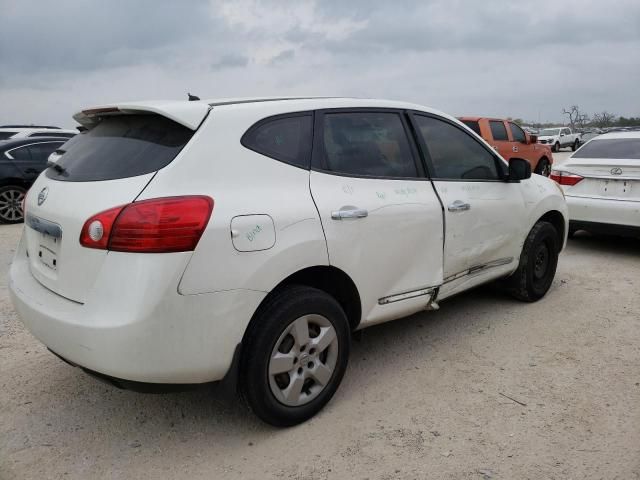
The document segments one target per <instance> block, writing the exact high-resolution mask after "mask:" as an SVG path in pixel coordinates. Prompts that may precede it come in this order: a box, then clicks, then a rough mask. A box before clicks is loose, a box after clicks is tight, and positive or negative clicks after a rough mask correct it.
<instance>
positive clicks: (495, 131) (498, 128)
mask: <svg viewBox="0 0 640 480" xmlns="http://www.w3.org/2000/svg"><path fill="white" fill-rule="evenodd" d="M489 127H490V128H491V136H492V137H493V139H494V140H496V141H500V140H503V141H505V142H508V141H509V137H508V135H507V129H506V128H505V127H504V122H500V121H497V120H490V121H489Z"/></svg>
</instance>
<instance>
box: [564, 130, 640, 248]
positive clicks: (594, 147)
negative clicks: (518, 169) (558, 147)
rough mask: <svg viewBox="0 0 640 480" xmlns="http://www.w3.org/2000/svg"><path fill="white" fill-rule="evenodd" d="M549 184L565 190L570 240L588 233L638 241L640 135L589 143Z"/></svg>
mask: <svg viewBox="0 0 640 480" xmlns="http://www.w3.org/2000/svg"><path fill="white" fill-rule="evenodd" d="M551 178H552V179H553V180H555V181H556V182H558V183H559V184H560V185H562V188H563V189H564V192H565V196H566V199H567V205H568V207H569V218H570V227H569V232H570V234H571V235H573V233H575V232H576V231H578V230H587V231H590V232H594V233H608V234H621V235H633V236H640V215H639V214H638V205H640V132H619V133H605V134H602V135H599V136H597V137H595V138H593V139H592V140H590V141H589V142H587V143H585V144H584V145H583V146H582V147H581V148H580V149H579V150H578V151H577V152H575V153H574V154H572V155H571V156H570V157H569V159H568V160H567V161H566V162H564V163H563V164H562V165H561V166H559V167H556V168H555V169H554V170H553V171H552V172H551Z"/></svg>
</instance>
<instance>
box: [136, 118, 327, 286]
mask: <svg viewBox="0 0 640 480" xmlns="http://www.w3.org/2000/svg"><path fill="white" fill-rule="evenodd" d="M265 116H268V115H259V116H255V117H251V116H249V115H247V114H246V113H244V112H243V109H241V108H235V109H230V110H228V111H225V109H224V108H220V109H216V108H214V109H213V110H212V112H211V113H210V115H209V117H208V118H207V119H206V120H205V123H204V124H203V126H202V127H201V128H200V129H199V130H198V132H196V134H195V136H194V139H193V140H192V141H191V142H190V143H189V144H188V145H187V146H186V147H185V149H184V150H183V152H182V153H181V154H180V157H179V158H177V159H176V160H174V161H173V162H172V163H171V164H170V165H168V166H167V167H165V168H163V169H162V170H160V171H159V172H158V173H157V175H156V177H155V178H154V179H153V180H152V181H151V182H150V184H149V186H148V187H147V188H146V189H145V190H144V192H143V193H142V194H141V196H140V199H144V198H154V197H162V196H173V195H209V196H211V197H212V198H213V199H214V207H213V213H212V215H211V219H210V220H209V224H208V226H207V228H206V230H205V232H204V234H203V235H202V238H201V239H200V242H199V243H198V246H197V247H196V250H195V252H194V254H193V257H192V258H191V261H190V262H189V265H188V266H187V268H186V271H185V272H184V275H183V277H182V280H181V282H180V285H179V292H180V293H182V294H199V293H207V292H216V291H222V290H233V289H248V290H259V291H264V292H266V291H270V290H272V289H273V288H274V287H275V286H276V285H277V284H278V283H279V282H280V281H282V280H283V279H285V278H286V277H287V276H289V275H290V274H292V273H295V272H296V271H298V270H300V269H303V268H306V267H309V266H314V265H328V255H327V249H326V243H325V239H324V234H323V230H322V225H321V223H320V219H319V217H318V213H317V210H316V208H315V204H314V203H313V200H312V198H311V194H310V191H309V171H308V170H305V169H302V168H298V167H295V166H291V165H288V164H285V163H282V162H279V161H277V160H274V159H271V158H269V157H266V156H263V155H261V154H258V153H256V152H253V151H252V150H249V149H247V148H245V147H243V146H242V145H241V143H240V139H241V137H242V135H243V134H244V132H245V131H246V130H247V129H248V128H249V127H250V126H251V125H253V123H255V122H256V121H258V120H259V119H261V118H264V117H265ZM241 215H268V216H270V217H271V218H272V219H273V228H274V230H275V232H273V233H274V236H275V242H274V243H273V246H270V245H271V242H268V243H267V246H269V247H270V248H267V249H263V250H256V251H239V250H237V249H236V248H235V247H234V243H233V240H232V232H231V222H232V219H233V218H234V217H237V216H241ZM261 218H264V217H261ZM260 234H261V233H260V232H257V235H260Z"/></svg>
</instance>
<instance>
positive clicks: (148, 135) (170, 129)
mask: <svg viewBox="0 0 640 480" xmlns="http://www.w3.org/2000/svg"><path fill="white" fill-rule="evenodd" d="M193 133H194V132H193V131H192V130H190V129H188V128H187V127H185V126H183V125H180V124H178V123H176V122H174V121H172V120H169V119H168V118H165V117H162V116H159V115H151V114H149V115H146V114H145V115H119V116H114V117H105V118H104V119H103V120H102V121H101V122H100V123H99V124H98V125H96V126H95V127H94V128H92V129H91V130H89V131H87V132H84V133H82V134H78V135H76V136H74V137H73V138H71V139H69V141H68V142H66V143H65V144H64V145H62V146H61V148H60V149H59V152H60V153H61V156H60V158H59V159H58V160H57V162H56V163H57V164H58V165H60V166H61V167H63V168H62V169H53V168H49V169H47V171H46V175H47V177H49V178H52V179H55V180H60V181H66V182H90V181H100V180H114V179H118V178H128V177H135V176H137V175H144V174H147V173H151V172H155V171H156V170H159V169H161V168H163V167H166V166H167V165H168V164H169V163H171V161H172V160H173V159H174V158H175V157H176V156H177V155H178V153H180V150H182V148H183V147H184V146H185V145H186V144H187V142H189V140H190V139H191V137H192V136H193Z"/></svg>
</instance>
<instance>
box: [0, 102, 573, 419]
mask: <svg viewBox="0 0 640 480" xmlns="http://www.w3.org/2000/svg"><path fill="white" fill-rule="evenodd" d="M75 118H76V120H78V121H79V122H80V123H82V124H83V125H85V126H86V127H87V128H89V131H87V132H85V133H83V134H81V135H78V136H76V137H74V138H73V139H72V140H71V141H69V142H68V143H67V144H66V145H64V146H63V147H62V149H60V150H59V151H58V153H59V155H60V156H59V157H57V160H56V163H55V165H54V166H53V167H52V168H48V169H47V170H46V171H45V173H43V174H42V175H41V176H40V177H39V178H38V180H37V181H36V183H35V184H34V185H33V187H32V188H31V190H30V191H29V194H28V195H27V197H26V201H25V204H26V212H27V213H26V222H25V225H26V226H25V229H24V234H23V236H22V240H21V241H20V244H19V246H18V248H17V252H16V255H15V259H14V261H13V264H12V266H11V270H10V290H11V295H12V299H13V302H14V305H15V307H16V309H17V311H18V313H19V315H20V317H21V318H22V320H23V322H24V324H25V325H26V326H27V327H28V328H29V330H31V332H33V334H34V335H35V336H36V337H37V338H38V339H40V341H42V342H43V343H44V344H45V345H46V346H47V347H48V348H49V349H51V351H53V352H54V353H55V354H56V355H59V356H60V357H62V358H64V359H66V360H67V361H68V362H70V363H72V364H74V365H78V366H80V367H82V368H83V369H84V370H85V371H88V372H90V373H92V374H94V375H97V376H99V377H101V378H103V379H107V380H109V381H111V382H113V383H115V384H118V385H121V386H128V387H133V388H140V385H143V387H142V388H148V387H149V385H148V384H149V383H151V384H155V386H157V384H173V385H174V386H175V385H176V384H194V383H196V384H197V383H205V382H211V381H218V380H223V381H224V382H225V383H226V384H227V385H233V384H235V383H236V381H237V382H238V385H239V390H240V392H241V394H242V395H243V397H244V398H245V399H246V401H247V403H248V404H249V406H250V407H251V408H252V410H253V411H254V412H255V413H256V414H257V415H258V416H259V417H260V418H262V419H263V420H264V421H266V422H269V423H271V424H274V425H293V424H296V423H299V422H302V421H304V420H306V419H308V418H310V417H311V416H313V415H314V414H315V413H316V412H318V411H319V410H320V409H321V408H322V407H323V406H324V405H325V404H326V403H327V402H328V401H329V400H330V398H331V397H332V396H333V394H334V392H335V391H336V389H337V388H338V385H339V383H340V381H341V379H342V376H343V374H344V372H345V369H346V367H347V360H348V357H349V348H350V347H349V345H350V336H351V334H352V332H353V331H355V330H358V329H361V328H365V327H368V326H370V325H374V324H377V323H381V322H385V321H389V320H394V319H397V318H400V317H404V316H407V315H410V314H413V313H416V312H419V311H423V310H425V309H426V310H429V309H434V308H437V303H436V302H440V301H442V300H445V299H447V298H450V297H452V296H453V295H455V294H457V293H459V292H462V291H465V290H467V289H470V288H472V287H475V286H477V285H480V284H483V283H486V282H489V281H493V280H496V279H505V280H504V282H505V283H504V288H505V289H507V290H508V291H509V292H510V293H512V294H513V295H514V296H515V297H516V298H518V299H520V300H523V301H536V300H538V299H540V298H542V297H543V296H544V295H545V293H546V292H547V290H548V289H549V287H550V285H551V282H552V280H553V277H554V274H555V270H556V263H557V260H558V253H559V252H560V250H561V249H562V248H563V245H564V243H565V238H566V228H567V223H566V222H567V211H566V205H565V201H564V198H563V196H562V193H561V191H560V189H559V188H558V187H557V185H556V184H555V183H554V182H552V181H550V180H549V179H547V178H544V177H541V176H539V175H534V176H531V169H530V165H529V163H528V162H527V161H525V160H522V159H512V160H511V163H510V164H507V163H506V162H505V161H504V160H503V159H502V158H501V157H500V156H499V155H498V154H497V153H496V152H495V151H494V150H493V149H492V148H491V147H490V146H489V145H488V144H487V143H486V142H484V141H483V140H482V139H481V138H479V137H477V136H476V135H475V134H473V133H472V132H470V131H469V130H468V129H467V128H466V127H465V126H464V125H463V124H462V123H460V122H458V121H457V120H455V119H454V118H452V117H449V116H447V115H445V114H442V113H439V112H436V111H434V110H431V109H428V108H425V107H422V106H419V105H414V104H408V103H402V102H393V101H383V100H364V99H348V98H331V99H329V98H324V99H322V98H317V99H310V98H306V99H244V100H238V99H236V100H228V99H223V100H218V101H216V100H209V101H191V102H167V103H160V102H148V103H125V104H116V105H112V106H106V107H99V108H95V109H89V110H84V111H83V112H80V113H78V114H77V115H76V116H75ZM105 132H108V133H109V135H105ZM427 172H429V175H427ZM443 205H444V209H443ZM445 223H446V229H445V227H444V225H445ZM140 382H142V383H140Z"/></svg>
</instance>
